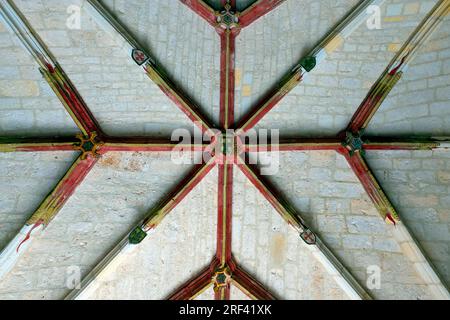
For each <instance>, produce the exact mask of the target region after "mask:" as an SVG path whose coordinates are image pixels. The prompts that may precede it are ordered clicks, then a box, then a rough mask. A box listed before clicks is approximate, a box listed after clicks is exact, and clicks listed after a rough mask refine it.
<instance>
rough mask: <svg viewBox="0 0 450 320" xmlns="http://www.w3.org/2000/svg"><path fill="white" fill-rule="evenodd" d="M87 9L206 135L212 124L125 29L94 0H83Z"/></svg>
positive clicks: (210, 133)
mask: <svg viewBox="0 0 450 320" xmlns="http://www.w3.org/2000/svg"><path fill="white" fill-rule="evenodd" d="M85 3H86V6H85V7H86V9H87V11H88V12H89V13H90V14H91V15H92V16H93V18H94V19H95V20H96V21H97V22H98V23H99V25H100V26H101V27H102V28H103V30H104V31H106V32H107V33H108V34H110V36H111V37H112V38H113V39H114V40H116V41H117V42H118V43H119V44H120V46H121V47H122V48H124V49H125V50H126V51H127V52H128V54H129V57H130V58H132V59H133V60H134V62H136V64H137V65H138V66H140V67H141V68H142V69H143V70H144V72H145V73H146V74H147V76H148V77H149V78H150V79H151V80H152V81H153V82H154V83H155V84H156V85H157V86H158V87H159V88H160V89H161V90H162V91H163V92H164V94H165V95H166V96H167V97H168V98H169V99H170V100H171V101H172V102H174V103H175V105H176V106H177V107H178V108H179V109H180V110H181V111H182V112H183V113H184V114H185V115H186V116H187V117H188V118H189V119H190V120H191V121H192V122H194V123H195V124H196V125H197V126H198V127H199V128H200V129H201V130H202V132H206V133H207V134H209V135H210V136H213V135H214V133H213V132H212V131H211V130H212V128H213V125H212V124H211V123H210V121H209V120H208V119H207V117H206V116H204V115H203V114H202V113H201V112H200V110H199V108H198V107H197V106H196V105H194V103H193V102H192V100H191V99H190V98H189V97H187V95H186V94H185V93H183V92H182V91H181V90H180V89H179V88H178V87H177V86H176V85H175V83H174V82H172V80H170V79H169V77H168V76H167V75H166V73H165V72H164V71H163V70H162V69H161V68H160V67H159V66H157V65H156V62H155V61H154V59H153V58H152V56H151V55H150V54H149V53H148V52H147V50H146V49H145V48H144V47H143V46H142V45H140V44H139V43H138V41H137V40H135V39H134V38H133V36H132V35H131V34H130V33H129V32H128V31H127V30H126V28H125V27H124V26H123V25H122V24H121V23H120V22H119V21H118V20H117V19H116V18H115V17H114V16H113V15H112V14H111V13H110V12H109V11H108V10H107V9H106V8H105V7H104V6H103V5H102V4H101V3H100V2H99V1H97V0H87V1H86V2H85Z"/></svg>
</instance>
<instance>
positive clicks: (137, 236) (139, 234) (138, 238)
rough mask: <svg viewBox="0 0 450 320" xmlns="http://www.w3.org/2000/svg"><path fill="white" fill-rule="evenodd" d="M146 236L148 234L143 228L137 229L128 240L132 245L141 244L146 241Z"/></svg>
mask: <svg viewBox="0 0 450 320" xmlns="http://www.w3.org/2000/svg"><path fill="white" fill-rule="evenodd" d="M146 236H147V232H145V231H144V230H142V228H141V227H137V228H136V229H134V230H133V231H132V232H131V233H130V235H129V236H128V240H129V241H130V243H131V244H139V243H141V242H142V241H143V240H144V239H145V237H146Z"/></svg>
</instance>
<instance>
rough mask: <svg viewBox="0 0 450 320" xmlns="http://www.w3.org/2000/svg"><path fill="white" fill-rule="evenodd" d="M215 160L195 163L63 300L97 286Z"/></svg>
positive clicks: (73, 297)
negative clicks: (196, 164) (103, 276)
mask: <svg viewBox="0 0 450 320" xmlns="http://www.w3.org/2000/svg"><path fill="white" fill-rule="evenodd" d="M215 165H216V163H215V159H214V158H213V159H211V160H210V161H209V162H208V163H204V164H202V165H199V166H197V167H196V168H195V169H194V170H193V171H192V172H191V173H190V174H189V175H188V176H187V177H186V178H185V179H184V180H183V181H182V182H181V183H180V184H179V185H178V186H177V187H176V188H175V189H174V190H173V191H172V192H171V193H170V194H169V195H168V196H167V198H166V199H165V200H163V201H162V202H161V203H160V204H159V205H157V206H156V207H154V208H153V209H152V210H150V211H149V213H148V214H147V216H146V217H145V218H144V219H143V220H142V222H140V223H139V224H138V225H137V226H136V227H134V228H133V229H131V230H130V232H129V233H128V234H127V236H126V237H125V238H124V239H123V240H121V241H120V242H119V243H118V244H117V245H116V247H114V249H112V250H111V251H110V252H108V254H107V255H106V256H105V257H104V258H103V259H102V260H101V261H100V262H99V263H98V264H97V265H96V266H95V267H94V268H93V269H92V270H91V271H90V272H89V274H87V275H86V277H84V279H83V280H82V281H81V283H80V285H79V288H77V289H74V290H73V291H72V292H70V293H69V294H68V295H67V296H66V300H75V299H83V298H84V297H86V296H88V295H89V294H90V293H92V292H94V291H95V290H96V288H97V287H98V286H99V285H100V278H101V277H102V275H104V274H106V273H108V272H111V270H114V268H115V266H117V265H119V264H120V263H121V262H122V261H123V260H124V259H125V258H126V256H127V254H128V253H130V252H132V251H133V249H135V248H136V247H137V245H138V244H140V243H141V242H142V241H143V240H144V239H145V238H146V237H147V234H148V233H149V232H150V231H151V230H153V229H155V228H156V227H157V226H158V225H159V224H160V223H161V222H162V220H163V219H164V218H165V217H166V216H167V215H168V214H169V213H170V212H171V211H173V209H175V207H176V206H177V205H179V204H180V202H181V201H183V199H184V198H185V197H186V196H187V195H188V194H189V193H190V192H191V191H192V190H193V189H194V188H195V187H196V186H197V185H198V184H199V183H200V182H201V181H202V180H203V178H204V177H205V176H206V175H207V174H208V173H209V172H210V171H211V170H212V169H213V168H214V167H215Z"/></svg>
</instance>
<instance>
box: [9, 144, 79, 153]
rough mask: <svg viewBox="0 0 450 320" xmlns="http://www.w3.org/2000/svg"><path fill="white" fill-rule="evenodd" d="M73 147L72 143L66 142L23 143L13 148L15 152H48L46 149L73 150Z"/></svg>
mask: <svg viewBox="0 0 450 320" xmlns="http://www.w3.org/2000/svg"><path fill="white" fill-rule="evenodd" d="M73 150H75V147H74V146H73V145H67V144H61V145H58V144H54V145H49V146H37V145H35V146H33V145H31V144H30V145H23V146H17V147H16V148H15V151H16V152H48V151H73Z"/></svg>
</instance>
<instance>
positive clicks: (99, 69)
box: [0, 0, 450, 299]
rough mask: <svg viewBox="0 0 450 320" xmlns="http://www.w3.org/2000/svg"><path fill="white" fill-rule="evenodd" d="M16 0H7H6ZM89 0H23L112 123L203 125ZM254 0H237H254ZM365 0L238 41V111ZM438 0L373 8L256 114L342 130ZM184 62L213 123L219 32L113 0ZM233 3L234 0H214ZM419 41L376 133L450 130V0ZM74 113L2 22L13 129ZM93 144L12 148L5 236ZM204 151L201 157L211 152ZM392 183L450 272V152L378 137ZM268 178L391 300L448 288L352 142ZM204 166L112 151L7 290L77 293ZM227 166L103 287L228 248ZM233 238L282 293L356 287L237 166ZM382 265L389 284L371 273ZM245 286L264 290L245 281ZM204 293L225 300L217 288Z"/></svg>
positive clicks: (303, 7) (133, 282)
mask: <svg viewBox="0 0 450 320" xmlns="http://www.w3.org/2000/svg"><path fill="white" fill-rule="evenodd" d="M2 1H4V0H2ZM83 2H84V1H81V0H45V1H43V0H39V1H38V0H36V1H25V0H15V1H14V3H15V4H16V5H17V7H18V8H19V10H20V11H21V12H22V13H23V14H24V16H25V18H26V19H27V20H28V21H29V22H30V24H31V26H32V27H33V28H34V29H35V30H36V32H37V33H38V34H39V35H40V36H41V38H42V40H43V41H44V42H45V43H46V45H47V46H48V48H49V50H50V51H51V52H52V53H53V54H54V56H55V58H56V59H57V60H58V62H59V63H60V65H61V66H62V68H63V69H64V71H65V72H66V74H67V75H68V77H69V78H70V79H71V80H72V82H73V84H74V86H75V87H76V89H77V90H78V91H79V93H80V94H81V96H82V97H83V99H84V101H85V102H86V105H87V106H88V107H89V109H90V110H91V111H92V114H93V115H94V116H95V118H96V119H97V121H98V123H99V125H100V126H101V127H102V129H103V130H104V131H105V133H106V134H108V135H114V136H151V137H159V138H167V137H170V136H171V134H172V132H173V131H174V130H175V129H180V128H183V129H187V130H189V131H190V132H194V131H196V132H198V129H196V128H194V126H193V124H191V122H190V121H189V119H188V118H187V117H186V116H185V115H184V114H183V113H182V112H181V111H180V110H179V109H178V108H177V106H176V105H175V104H174V103H173V102H172V101H171V100H170V99H169V98H168V97H166V95H164V93H163V92H162V91H161V90H160V89H159V88H158V86H157V85H155V84H154V83H153V82H151V81H149V79H148V78H147V77H146V75H145V74H144V73H143V72H142V70H140V69H139V68H136V64H135V63H134V62H133V60H131V59H130V58H129V56H127V54H126V52H124V51H123V49H122V48H121V47H120V45H119V44H118V43H117V42H116V41H115V40H114V39H113V38H112V37H111V36H110V35H109V34H108V33H107V32H105V31H104V29H103V28H102V27H101V26H100V25H99V24H98V22H97V21H96V20H95V19H93V18H92V17H91V15H90V14H88V13H87V12H86V11H85V10H84V6H85V4H83ZM253 2H254V1H251V0H250V1H249V0H243V1H239V0H238V1H237V9H238V10H239V11H240V10H243V9H245V8H246V7H248V6H249V5H251V4H252V3H253ZM358 2H359V1H355V0H324V1H320V2H319V1H314V0H302V1H298V0H287V1H285V2H283V3H282V4H281V5H280V6H279V7H277V8H275V9H274V10H273V11H272V12H270V13H268V14H267V15H266V16H264V17H262V18H261V19H259V20H257V21H256V22H255V23H254V24H252V25H251V26H249V27H248V28H245V29H244V30H242V31H241V34H240V35H239V37H238V38H237V40H236V63H235V81H236V93H235V94H236V97H235V98H236V103H235V112H236V121H237V122H239V120H241V119H243V117H244V116H245V115H246V114H247V113H248V112H249V111H250V110H251V109H252V108H253V107H254V106H255V105H256V104H257V103H258V101H260V100H261V98H263V97H264V95H265V94H267V92H268V90H270V89H271V88H273V87H274V86H276V85H277V83H278V81H279V80H280V79H281V78H282V77H283V76H284V75H285V74H286V72H288V71H289V70H291V68H292V67H293V66H294V65H295V64H296V63H298V61H299V60H300V58H301V57H303V56H304V55H305V54H307V53H308V52H309V51H310V50H311V49H312V48H313V47H314V46H315V45H316V44H317V42H319V41H320V40H321V39H322V38H323V37H324V36H326V35H327V34H328V33H329V32H330V31H331V30H333V27H334V26H335V25H336V24H337V23H338V22H339V21H341V20H342V19H343V18H344V17H345V16H346V15H347V14H348V13H349V12H351V10H352V8H354V7H355V5H357V4H358ZM438 2H439V1H437V0H434V1H417V0H388V1H385V2H384V4H383V5H382V6H381V15H382V27H381V29H379V30H369V29H368V28H367V27H366V26H365V25H364V24H363V25H362V26H360V27H359V28H357V29H356V30H354V32H353V33H352V34H351V36H350V37H349V38H348V39H346V40H345V42H344V43H343V45H342V46H340V47H339V48H337V50H336V51H335V52H334V53H332V54H331V55H329V56H328V57H327V58H326V60H325V61H323V62H322V63H321V64H320V65H318V66H317V68H316V69H314V71H313V72H311V73H310V74H309V75H308V77H306V78H305V80H304V82H303V83H302V84H301V85H299V86H297V87H296V88H294V89H293V90H292V91H291V92H290V93H289V94H288V95H287V96H286V97H284V99H283V100H282V101H281V102H280V103H279V104H278V105H277V106H276V107H275V108H274V109H273V110H272V111H271V112H270V113H269V114H268V115H267V116H266V117H265V118H263V119H262V121H261V122H260V123H259V124H258V125H257V129H264V128H268V129H279V130H280V134H281V136H282V137H319V136H320V137H333V136H335V135H336V134H338V133H339V132H341V131H342V130H344V129H345V127H346V126H347V124H348V123H349V121H350V120H351V118H352V116H353V114H354V113H355V111H356V110H357V109H358V106H359V105H360V104H361V102H362V101H363V100H364V98H365V96H366V95H367V92H368V91H369V90H370V88H371V87H372V86H373V84H374V83H375V82H376V81H377V79H378V77H379V76H380V74H382V72H383V70H384V69H385V68H386V66H387V65H388V64H389V62H390V61H391V59H392V58H394V56H395V54H396V53H397V52H398V51H399V50H400V48H401V47H402V45H403V43H405V41H406V40H407V39H408V37H409V36H410V35H411V34H412V33H413V31H414V30H415V28H416V27H417V26H418V25H419V24H420V22H421V21H422V20H423V19H424V18H425V16H426V15H427V13H429V12H430V11H431V9H432V8H433V6H434V5H435V4H436V3H438ZM101 3H103V4H104V6H105V7H106V8H107V9H108V10H109V11H110V12H112V13H113V14H114V16H115V17H116V18H117V19H118V21H119V22H120V23H121V24H123V25H124V26H125V27H126V28H127V29H128V30H129V31H130V33H131V34H132V35H133V36H134V37H135V38H136V39H137V41H138V42H139V43H141V44H142V45H143V46H144V47H145V49H146V50H148V51H149V52H151V53H152V55H153V57H154V59H155V61H156V62H157V63H158V64H160V65H161V66H162V68H163V69H164V71H166V72H167V74H168V76H169V77H170V78H171V79H173V80H174V81H175V82H176V84H177V85H179V87H180V88H181V89H182V90H183V91H184V92H187V93H188V94H189V96H190V97H191V98H192V100H193V101H194V102H195V104H196V105H198V106H199V109H200V110H201V112H203V113H204V114H205V115H206V116H207V117H208V118H209V119H210V120H211V122H212V123H214V124H218V123H219V113H220V93H221V92H220V54H221V51H220V38H219V37H218V35H217V34H216V32H215V31H214V29H213V28H211V26H209V25H208V23H207V22H205V21H204V20H203V19H201V18H200V17H199V16H198V15H197V14H196V13H195V12H193V11H192V10H190V9H189V8H188V7H187V6H185V5H184V4H183V3H181V2H180V1H178V0H169V1H167V0H148V1H138V0H131V1H125V0H103V1H101ZM207 3H209V4H211V6H213V7H214V8H215V9H216V10H219V9H220V7H221V4H220V0H210V1H207ZM71 5H78V6H80V7H83V9H82V11H81V14H82V15H81V29H79V30H77V29H75V30H71V29H69V28H67V26H66V21H67V17H68V13H67V8H68V7H69V6H71ZM443 20H444V21H443V22H442V25H441V26H440V28H439V29H438V30H437V31H435V32H434V33H433V35H432V36H431V38H430V39H429V40H428V41H427V42H426V43H425V45H424V46H423V47H421V48H420V49H419V52H418V53H417V56H416V57H415V59H414V60H413V61H412V62H410V64H409V68H408V69H407V70H406V71H405V74H404V76H403V77H402V78H401V80H400V81H399V83H398V84H397V85H396V86H395V87H394V88H393V90H392V92H391V93H390V95H389V96H388V97H387V98H386V100H385V101H384V103H383V104H382V106H381V107H380V109H379V111H378V112H377V114H376V115H375V116H374V118H373V120H372V122H371V123H370V124H369V126H368V127H367V130H366V132H367V133H368V134H369V135H370V136H390V137H392V136H396V137H409V136H413V135H421V136H427V137H429V136H433V137H434V136H447V137H448V136H450V108H449V100H450V96H449V92H450V90H449V87H450V33H449V30H450V28H449V24H450V21H449V19H448V14H447V15H446V16H445V17H444V18H443ZM77 133H79V129H78V128H77V126H76V125H75V124H74V122H73V121H72V119H71V118H70V115H69V114H68V113H67V112H65V110H64V108H63V106H62V105H61V103H60V102H59V100H58V98H57V97H56V95H55V94H54V93H53V91H52V90H51V88H50V87H49V86H48V84H47V83H46V82H45V80H44V79H43V78H42V76H41V74H40V73H39V70H38V66H37V64H36V63H35V62H34V60H33V59H32V58H31V57H30V56H29V55H28V53H27V52H26V51H25V50H24V48H23V47H22V46H21V44H20V42H19V41H18V39H17V37H16V36H15V35H13V34H11V33H9V32H8V30H7V29H6V27H5V25H3V24H1V23H0V137H3V138H4V137H6V138H7V137H17V136H27V137H36V136H48V137H52V136H55V135H59V136H73V135H75V134H77ZM77 155H78V153H76V152H73V151H64V152H61V151H58V152H27V153H23V152H12V153H4V152H1V153H0V177H1V179H0V181H1V182H0V189H1V191H2V192H1V195H0V203H1V205H0V250H1V248H3V247H6V245H7V244H8V243H9V242H10V241H11V240H12V239H13V238H14V236H15V235H16V234H17V232H18V231H19V230H20V229H21V227H22V226H23V225H24V224H25V223H26V221H27V220H28V218H29V217H30V215H31V214H32V213H33V212H34V210H35V209H36V208H37V207H38V206H39V204H40V203H41V202H42V199H43V198H45V196H46V195H47V194H48V193H49V192H51V190H52V189H53V188H54V187H55V185H56V184H57V183H58V181H59V180H60V179H61V178H62V177H63V176H64V174H65V172H66V171H67V170H68V169H69V168H70V166H71V164H72V163H73V161H75V159H76V158H77ZM193 157H199V154H198V153H196V154H194V155H193ZM365 157H366V160H367V162H368V164H369V166H370V167H371V168H372V170H373V172H374V175H375V177H376V178H377V180H378V181H379V183H380V185H381V187H382V188H383V189H384V190H385V191H386V193H387V194H388V195H389V199H390V200H391V201H392V203H393V205H394V207H395V208H396V209H397V211H398V212H399V214H400V216H401V217H402V219H403V220H404V222H405V224H406V225H407V226H408V227H409V229H410V230H411V232H412V234H413V235H414V237H415V238H416V239H417V241H418V243H419V244H420V246H421V247H422V248H423V250H424V252H425V254H426V256H427V257H428V259H429V261H430V262H431V263H432V264H433V265H434V267H435V268H436V270H437V272H438V273H439V275H440V276H441V278H442V279H443V282H444V285H447V286H449V285H450V174H449V172H450V151H449V150H448V149H447V150H439V151H436V150H434V151H432V150H420V151H410V150H407V151H387V150H383V151H367V152H366V155H365ZM278 160H279V162H280V170H279V172H278V173H277V174H276V175H274V176H270V177H268V180H269V181H270V183H271V184H273V185H274V187H276V189H278V190H279V191H280V192H281V193H282V194H283V195H284V197H285V198H286V199H287V200H288V201H289V202H290V203H291V204H292V205H293V206H294V207H295V209H296V210H298V211H299V212H302V214H303V218H304V219H305V221H306V222H307V223H308V225H309V226H310V227H311V229H312V230H314V231H315V232H316V233H317V235H319V236H320V237H321V238H322V240H323V241H324V242H325V243H326V244H327V246H328V247H329V248H330V250H332V252H333V253H334V254H335V255H336V256H337V257H338V259H339V260H340V261H341V262H342V263H343V264H344V265H345V267H346V268H347V269H348V270H349V271H350V272H351V274H352V275H353V276H354V277H355V278H356V280H357V281H358V282H359V283H360V284H362V286H363V287H364V288H365V289H366V290H367V291H368V293H369V294H370V295H371V296H372V297H374V298H376V299H432V298H433V297H434V296H433V292H432V291H431V290H430V288H429V287H428V286H427V283H426V281H425V280H424V279H423V278H422V277H421V275H420V274H418V273H417V272H416V270H415V269H414V267H413V264H412V263H411V262H410V261H409V258H408V256H407V255H406V254H405V252H404V251H402V249H401V248H400V246H399V244H398V243H397V241H396V240H395V236H394V234H393V231H392V226H390V225H386V223H385V222H384V221H383V219H381V218H380V216H379V213H378V211H377V208H376V207H375V206H374V204H373V203H372V201H371V200H370V198H369V196H368V195H367V193H366V192H365V190H364V188H363V186H362V185H361V183H360V181H359V180H358V177H357V176H356V175H355V174H354V172H353V171H352V170H351V168H350V166H349V164H348V163H347V161H346V160H345V158H344V157H343V156H342V155H340V154H338V153H337V152H334V151H297V152H281V153H280V154H279V159H278ZM192 169H193V165H187V164H184V165H180V164H175V163H173V161H171V156H170V154H168V153H164V152H153V153H146V152H109V153H107V154H105V155H103V156H102V158H101V159H100V160H99V162H98V164H97V165H96V166H95V167H94V168H93V169H92V171H91V172H90V173H89V175H88V176H87V177H86V178H85V180H84V181H83V183H81V185H80V186H79V187H78V188H77V189H76V191H75V192H74V194H73V195H72V197H71V198H70V199H69V200H68V201H67V203H66V204H65V206H64V207H63V208H62V209H61V211H60V212H59V213H58V215H57V216H56V218H55V219H54V220H53V221H52V223H51V224H50V225H49V226H48V227H47V228H46V229H45V230H44V232H43V233H42V234H40V235H39V236H38V237H37V238H36V239H35V240H34V241H33V243H32V245H31V246H30V248H29V249H28V250H27V252H26V254H25V255H24V256H23V257H21V258H20V259H19V261H18V263H17V265H16V266H15V267H14V268H13V269H12V271H11V272H10V273H9V274H8V275H6V276H5V278H4V279H2V281H1V282H0V299H62V298H64V297H66V296H67V294H68V293H69V292H70V289H69V288H67V278H68V270H72V269H71V268H73V267H79V268H80V270H81V275H82V277H84V276H85V275H87V274H88V273H89V271H91V270H92V268H94V267H95V266H96V265H97V263H98V262H99V261H100V259H102V258H103V257H104V256H105V254H106V253H107V252H109V251H110V250H111V249H112V248H113V247H114V246H115V245H116V244H117V243H118V242H119V241H120V240H121V239H122V238H123V237H124V236H126V235H127V233H128V232H129V230H130V229H131V228H132V227H133V226H134V225H135V224H136V223H138V222H139V221H140V220H141V219H142V218H143V217H144V216H145V215H146V213H147V212H148V210H149V209H150V208H152V207H154V206H155V205H156V204H157V203H158V202H159V201H160V200H161V198H162V197H164V196H165V195H167V194H168V193H169V192H170V190H172V189H173V188H174V187H175V186H176V185H177V184H178V183H179V182H180V177H183V176H186V175H187V174H188V173H189V172H191V170H192ZM218 175H219V173H218V169H213V170H212V171H211V172H210V173H209V174H208V175H207V176H206V177H205V179H204V180H203V181H202V182H200V183H199V184H198V186H196V187H195V189H194V190H193V191H192V192H191V193H190V194H189V195H188V196H187V197H186V198H185V199H184V200H183V201H182V203H180V204H179V205H178V206H177V207H176V208H175V209H174V210H173V212H171V213H170V215H168V216H167V217H166V218H165V219H164V220H163V221H162V223H161V224H160V225H159V226H158V228H156V229H155V230H153V231H151V233H149V236H148V237H147V239H145V241H144V242H142V244H141V245H140V246H139V247H138V248H137V250H134V251H133V252H131V253H129V254H126V255H125V256H124V257H123V259H122V261H121V262H120V263H117V264H116V265H114V267H113V268H112V269H111V270H109V271H110V272H108V273H107V274H105V275H104V276H102V277H101V279H100V280H99V283H98V284H96V287H95V290H91V291H90V292H89V293H88V294H87V296H86V297H85V298H87V299H162V298H165V297H167V296H168V295H170V294H171V293H173V292H174V291H175V290H176V289H177V288H179V287H180V286H181V285H183V284H184V283H186V281H188V280H189V279H192V278H193V277H194V276H196V275H197V274H198V273H199V272H200V271H201V270H203V269H204V268H205V267H207V266H208V265H209V264H210V262H211V259H212V258H213V257H214V255H215V250H216V245H217V243H216V241H217V240H216V233H217V211H218V205H217V203H218V196H217V195H218V185H217V181H218ZM233 180H234V189H233V195H232V196H233V203H232V221H233V227H232V247H233V254H234V258H235V259H236V261H237V262H238V263H239V264H240V265H241V266H242V267H243V268H244V269H245V270H247V271H248V272H249V273H250V274H251V275H252V276H253V277H255V279H257V280H258V281H259V282H261V283H262V284H263V285H264V286H265V287H266V288H268V290H270V291H271V292H272V293H273V294H274V295H275V296H277V297H278V298H282V299H349V296H348V294H347V293H346V292H345V290H343V289H342V288H341V287H340V286H339V285H338V283H337V282H336V281H335V279H333V277H332V276H331V275H330V274H329V272H328V270H327V269H326V268H325V267H324V266H323V265H322V264H321V263H320V262H318V260H317V259H316V257H315V256H314V255H313V254H312V253H311V252H310V251H308V250H307V245H306V244H305V243H304V242H303V241H301V239H300V238H299V236H298V233H297V232H296V231H295V230H294V229H292V228H290V226H289V225H288V224H286V223H285V221H284V220H283V219H282V218H281V217H280V216H279V215H278V213H277V211H276V210H275V209H274V208H273V207H272V206H271V205H270V203H269V202H268V201H267V200H266V199H265V198H264V196H263V195H262V194H260V193H259V192H258V190H257V189H256V188H255V187H254V186H253V185H252V183H251V182H250V181H249V180H247V179H246V177H245V176H244V175H243V174H242V173H241V172H240V171H239V170H235V171H234V175H233ZM374 265H375V266H379V267H380V269H381V287H380V289H370V288H367V286H366V280H367V277H368V274H367V268H368V267H370V266H374ZM231 298H232V299H244V298H248V297H247V296H246V295H245V294H244V293H243V292H242V291H240V290H239V288H236V287H235V286H232V288H231ZM197 299H214V292H213V289H212V288H210V289H208V290H207V291H204V292H203V293H202V294H201V295H199V296H198V297H197Z"/></svg>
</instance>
